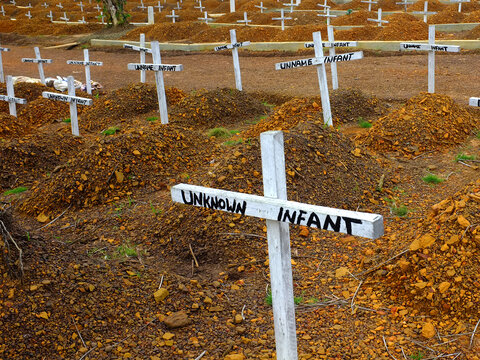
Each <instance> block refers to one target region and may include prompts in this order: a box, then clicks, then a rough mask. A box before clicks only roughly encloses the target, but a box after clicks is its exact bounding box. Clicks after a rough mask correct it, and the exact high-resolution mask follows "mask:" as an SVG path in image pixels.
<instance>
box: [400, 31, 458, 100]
mask: <svg viewBox="0 0 480 360" xmlns="http://www.w3.org/2000/svg"><path fill="white" fill-rule="evenodd" d="M400 50H426V51H428V92H429V93H432V94H433V93H434V92H435V51H444V52H459V51H460V46H456V45H437V44H435V25H430V26H429V27H428V44H422V43H400Z"/></svg>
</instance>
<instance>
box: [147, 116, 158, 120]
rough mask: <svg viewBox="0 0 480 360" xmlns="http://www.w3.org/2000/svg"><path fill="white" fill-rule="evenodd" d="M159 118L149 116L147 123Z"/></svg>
mask: <svg viewBox="0 0 480 360" xmlns="http://www.w3.org/2000/svg"><path fill="white" fill-rule="evenodd" d="M157 120H158V117H157V116H149V117H147V121H157Z"/></svg>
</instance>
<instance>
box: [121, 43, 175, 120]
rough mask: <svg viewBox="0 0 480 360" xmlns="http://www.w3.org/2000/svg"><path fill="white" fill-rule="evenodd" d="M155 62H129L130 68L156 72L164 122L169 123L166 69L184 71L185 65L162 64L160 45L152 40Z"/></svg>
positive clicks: (161, 116)
mask: <svg viewBox="0 0 480 360" xmlns="http://www.w3.org/2000/svg"><path fill="white" fill-rule="evenodd" d="M150 45H151V46H152V57H153V64H128V65H127V67H128V70H148V71H154V72H155V83H156V85H157V97H158V107H159V112H160V120H161V122H162V124H168V111H167V97H166V95H165V84H164V82H163V72H164V71H182V70H183V65H165V64H162V59H161V57H160V46H159V44H158V41H151V42H150Z"/></svg>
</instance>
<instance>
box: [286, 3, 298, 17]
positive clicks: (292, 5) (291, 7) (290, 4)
mask: <svg viewBox="0 0 480 360" xmlns="http://www.w3.org/2000/svg"><path fill="white" fill-rule="evenodd" d="M283 6H286V7H290V14H291V13H293V8H294V7H295V6H298V5H297V3H294V2H293V0H290V2H289V3H288V4H283Z"/></svg>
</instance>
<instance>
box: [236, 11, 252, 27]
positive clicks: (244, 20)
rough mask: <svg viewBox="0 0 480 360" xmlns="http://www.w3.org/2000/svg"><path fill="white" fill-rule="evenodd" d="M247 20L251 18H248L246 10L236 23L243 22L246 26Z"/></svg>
mask: <svg viewBox="0 0 480 360" xmlns="http://www.w3.org/2000/svg"><path fill="white" fill-rule="evenodd" d="M249 22H252V20H248V18H247V12H246V11H244V12H243V20H237V23H245V26H247V25H248V23H249Z"/></svg>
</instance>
